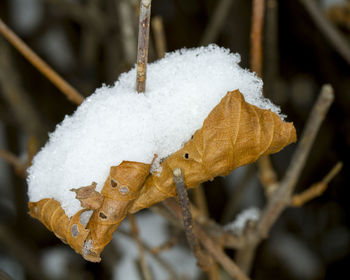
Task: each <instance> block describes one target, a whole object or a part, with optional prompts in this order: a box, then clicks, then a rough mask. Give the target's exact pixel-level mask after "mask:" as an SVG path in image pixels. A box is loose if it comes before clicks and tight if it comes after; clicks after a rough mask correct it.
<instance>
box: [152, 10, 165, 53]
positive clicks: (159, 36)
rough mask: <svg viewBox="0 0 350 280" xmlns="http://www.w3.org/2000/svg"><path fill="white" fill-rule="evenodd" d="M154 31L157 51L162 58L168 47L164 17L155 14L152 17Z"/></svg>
mask: <svg viewBox="0 0 350 280" xmlns="http://www.w3.org/2000/svg"><path fill="white" fill-rule="evenodd" d="M152 31H153V36H154V42H155V47H156V51H157V57H158V58H162V57H164V55H165V52H166V49H167V47H166V39H165V33H164V24H163V19H162V17H160V16H155V17H153V18H152Z"/></svg>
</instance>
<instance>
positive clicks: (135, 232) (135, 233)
mask: <svg viewBox="0 0 350 280" xmlns="http://www.w3.org/2000/svg"><path fill="white" fill-rule="evenodd" d="M128 218H129V221H130V225H131V233H132V236H133V237H134V239H135V241H136V243H137V246H138V248H139V261H140V267H141V272H142V275H143V278H144V279H145V280H151V279H152V276H151V272H150V270H149V267H148V265H147V262H146V258H145V249H144V246H143V243H142V241H141V239H140V235H139V228H138V226H137V223H136V221H135V217H134V215H132V214H130V215H129V216H128Z"/></svg>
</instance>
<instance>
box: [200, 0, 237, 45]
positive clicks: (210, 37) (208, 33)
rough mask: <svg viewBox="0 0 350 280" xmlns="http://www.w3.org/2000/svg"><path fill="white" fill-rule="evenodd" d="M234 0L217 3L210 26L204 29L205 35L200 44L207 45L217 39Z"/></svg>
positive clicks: (223, 0) (222, 0)
mask: <svg viewBox="0 0 350 280" xmlns="http://www.w3.org/2000/svg"><path fill="white" fill-rule="evenodd" d="M233 1H234V0H221V1H220V3H219V4H218V5H217V7H216V9H215V12H214V14H213V16H212V18H211V19H210V21H209V24H208V26H207V27H206V29H205V30H204V33H203V37H202V39H201V40H200V42H199V45H201V46H202V45H207V44H210V43H213V42H215V41H216V39H217V38H218V36H219V35H220V31H221V29H222V28H223V26H224V23H225V20H226V19H227V16H228V15H229V13H230V8H231V6H232V3H233Z"/></svg>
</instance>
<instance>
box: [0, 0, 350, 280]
mask: <svg viewBox="0 0 350 280" xmlns="http://www.w3.org/2000/svg"><path fill="white" fill-rule="evenodd" d="M120 1H122V0H101V1H94V0H92V1H91V0H90V1H88V0H86V1H79V0H77V1H68V0H61V1H59V0H57V1H56V0H42V1H40V0H36V1H34V0H31V1H26V0H22V1H20V0H16V1H13V0H7V1H6V0H0V17H1V18H2V19H3V21H4V22H6V23H7V24H8V25H9V26H10V27H11V28H12V29H13V30H14V31H15V32H16V33H17V34H18V35H19V36H20V37H21V38H22V39H23V40H24V41H25V42H26V43H27V44H28V45H29V46H30V47H31V48H32V49H33V50H34V51H35V52H36V53H38V54H39V56H41V57H42V58H43V59H44V60H46V61H47V62H48V63H49V64H50V65H51V66H53V68H54V69H56V70H57V72H59V73H60V74H61V75H62V76H63V77H64V78H65V79H66V80H67V81H69V82H70V83H71V84H72V85H74V86H75V87H76V88H77V89H78V90H79V91H80V92H81V93H82V94H83V95H84V96H88V95H90V94H91V93H93V92H94V89H95V88H97V87H99V86H101V84H102V83H106V84H112V83H113V82H114V81H115V80H116V79H117V78H118V76H119V74H120V73H122V72H123V71H126V70H128V69H130V67H132V66H133V63H134V62H131V61H127V59H126V58H125V57H126V56H125V50H124V49H123V43H124V41H123V40H124V39H123V37H122V35H121V34H122V33H121V28H122V25H123V23H122V22H121V21H120V13H119V12H118V9H120V6H119V2H120ZM127 2H128V4H129V5H130V7H131V10H132V11H134V16H135V20H134V21H133V22H134V26H133V29H134V30H135V32H136V26H137V15H136V14H137V12H136V8H135V7H136V6H134V4H135V1H127ZM219 2H220V1H214V0H190V1H189V0H153V1H152V16H161V17H162V19H163V22H164V28H165V36H166V43H167V51H172V50H175V49H178V48H182V47H196V46H199V45H200V42H203V41H202V40H203V34H204V32H205V30H206V28H207V27H208V24H209V22H210V20H211V19H212V18H213V16H214V11H215V8H216V7H217V5H218V3H219ZM231 2H232V4H231V5H230V8H229V10H228V14H227V17H226V18H225V19H224V24H223V26H222V28H221V30H220V31H219V32H217V33H216V36H215V38H213V39H212V40H211V42H215V43H216V44H218V45H220V46H224V47H226V48H229V49H230V50H231V51H232V52H238V53H240V54H241V57H242V62H241V66H242V67H244V68H249V60H250V54H249V46H250V25H251V9H252V6H251V5H252V3H251V1H248V0H232V1H231ZM314 2H315V3H316V4H317V5H316V6H317V7H318V10H317V12H318V13H320V14H321V15H322V16H323V17H324V20H325V21H328V22H330V23H331V24H332V25H333V26H335V27H336V28H337V31H338V32H339V33H340V34H341V35H342V37H343V38H344V40H345V43H346V45H345V47H347V48H348V49H349V50H350V42H349V39H350V4H349V3H350V1H331V0H329V1H314ZM333 2H334V3H335V2H337V3H339V2H342V3H343V4H342V6H339V8H338V9H334V7H333V6H332V4H333ZM267 3H268V5H267V7H266V14H265V19H266V21H265V33H264V73H263V75H264V82H265V85H264V91H265V95H266V96H267V97H269V98H271V99H272V101H274V102H275V103H276V104H278V105H280V106H281V108H282V112H284V113H285V114H287V115H288V121H293V122H294V124H295V126H296V129H297V132H298V135H300V134H301V131H302V129H303V126H304V124H305V122H306V119H307V116H308V113H309V112H310V110H311V108H312V105H313V103H314V102H315V100H316V98H317V95H318V93H319V91H320V88H321V86H322V85H323V84H325V83H329V84H331V85H332V86H333V88H334V92H335V101H334V104H333V105H332V107H331V109H330V111H329V113H328V115H327V118H326V120H325V122H324V123H323V125H322V127H321V129H320V132H319V134H318V136H317V139H316V142H315V144H314V146H313V148H312V151H311V154H310V156H309V159H308V161H307V164H306V166H305V168H304V170H303V173H302V176H301V179H300V180H299V183H298V186H297V188H296V191H297V192H300V191H301V190H303V189H306V188H308V187H309V186H310V185H311V184H313V183H315V182H318V181H319V180H321V179H322V178H323V177H324V175H325V174H326V173H327V172H328V171H329V170H330V169H331V168H332V167H333V166H334V165H335V164H336V163H337V162H338V161H342V162H343V163H344V167H343V170H342V171H341V173H340V174H338V176H337V177H336V178H334V180H333V181H332V182H331V183H330V185H329V188H328V189H327V191H326V192H325V193H324V194H323V195H322V196H321V197H318V198H316V199H314V200H313V201H311V202H309V203H307V204H306V205H304V206H303V207H302V208H293V209H287V210H286V211H285V212H284V213H283V215H282V216H281V217H280V219H279V220H278V222H277V223H276V225H275V226H274V227H273V229H272V232H271V234H270V237H269V238H268V239H267V240H266V241H264V242H263V243H262V244H261V246H259V249H258V252H257V256H256V259H255V262H254V266H253V271H252V278H253V279H291V280H292V279H348V278H350V273H349V267H348V266H349V265H350V259H349V256H350V231H349V223H350V206H349V204H350V203H349V202H350V200H349V198H350V191H349V186H348V183H347V182H348V180H349V172H350V170H349V167H348V160H347V158H348V146H349V143H350V121H349V120H350V119H349V114H350V65H349V63H350V61H346V60H345V59H344V56H342V55H341V54H340V53H339V52H338V51H337V48H336V47H335V46H334V44H333V43H332V42H331V41H330V40H329V37H327V36H326V34H325V32H324V30H322V29H320V27H319V25H317V24H315V21H314V20H313V18H312V17H311V16H310V11H309V10H307V9H306V6H305V5H304V4H303V1H301V0H300V1H297V0H284V1H267ZM136 4H137V1H136ZM276 5H277V6H276ZM274 7H275V8H274ZM221 16H223V17H224V15H221ZM152 35H153V34H152V32H151V36H152ZM152 38H153V37H152ZM135 52H136V45H135ZM155 59H156V52H155V48H154V42H153V40H152V42H151V46H150V61H154V60H155ZM14 92H15V93H16V96H17V97H16V98H15V97H13V96H14V95H12V93H13V94H15V93H14ZM11 96H12V98H11ZM28 104H29V105H28ZM75 107H76V106H75V105H74V104H72V103H70V102H69V101H68V100H67V99H66V97H65V96H64V95H63V94H62V93H61V92H59V91H58V90H57V89H56V88H55V87H54V86H53V85H52V84H51V83H50V82H49V81H48V80H47V79H46V78H45V77H43V76H42V75H41V74H40V72H38V71H37V70H36V69H35V68H34V67H33V66H32V65H31V64H30V63H28V62H27V61H26V60H25V59H24V58H23V57H22V56H21V55H20V54H18V52H17V51H16V50H15V49H14V48H13V47H12V46H11V45H10V44H9V43H8V42H7V41H5V40H4V39H3V37H2V36H0V148H2V149H7V150H9V151H11V152H12V153H14V154H16V155H18V156H19V157H20V158H22V159H23V160H24V159H25V157H26V154H27V148H26V146H27V143H28V141H29V139H32V138H31V137H33V136H34V137H35V139H36V140H37V142H38V143H39V144H38V146H40V145H42V144H43V143H45V141H46V139H47V136H46V135H47V132H49V131H53V130H54V128H55V125H56V124H57V123H58V122H60V121H61V120H62V119H63V117H64V115H65V114H71V113H73V112H74V110H75ZM29 117H31V118H32V119H29ZM294 149H295V144H294V145H291V146H290V147H288V148H286V149H285V150H283V151H282V152H280V153H279V154H277V155H274V156H272V161H273V164H274V167H275V169H276V170H277V172H278V175H279V177H280V178H281V176H282V175H283V174H284V171H285V170H286V168H287V166H288V164H289V160H290V157H291V155H292V153H293V151H294ZM252 170H253V172H254V173H253V175H252V178H251V181H252V182H250V184H247V187H246V188H245V189H244V191H243V194H242V195H241V196H242V199H240V200H239V201H238V203H236V204H237V205H236V208H235V209H234V210H233V212H232V213H233V214H232V216H231V217H230V218H231V220H232V219H234V215H235V214H237V213H238V212H239V211H241V210H242V209H244V208H246V207H249V206H252V205H255V206H258V207H262V206H263V203H264V197H263V191H262V188H261V186H260V183H259V181H258V179H257V174H256V167H255V166H254V167H252ZM242 172H245V171H244V170H243V171H242ZM238 177H239V171H237V172H233V174H231V175H230V176H229V180H224V179H223V178H218V179H217V180H215V181H214V182H211V183H206V184H205V186H204V189H205V192H206V194H207V202H208V207H209V213H210V216H211V217H212V218H214V219H216V220H217V222H219V223H220V222H222V221H223V218H222V217H223V216H224V215H225V213H224V212H225V211H226V210H225V209H227V205H225V204H227V203H228V202H229V201H230V200H229V197H230V196H231V195H235V187H234V186H235V182H237V181H238V179H237V178H238ZM230 184H233V185H230ZM26 188H27V186H26V183H25V180H24V179H23V178H22V177H21V176H19V175H18V172H17V173H16V171H15V170H14V169H13V168H12V167H9V166H8V165H7V164H6V163H5V162H4V161H2V160H1V159H0V225H1V228H0V269H1V270H4V271H6V269H5V268H4V267H6V262H5V261H4V260H7V262H10V263H12V265H15V267H19V268H20V269H21V270H22V271H23V273H22V274H20V276H17V277H19V278H18V279H40V278H41V277H42V275H41V274H40V273H42V271H43V270H42V268H41V266H42V260H41V258H42V253H43V251H44V250H46V249H48V248H53V247H55V246H57V245H58V244H60V241H59V240H58V239H56V238H55V237H54V235H53V234H52V233H50V232H49V231H47V230H46V229H45V228H44V227H43V226H42V225H41V224H39V223H38V222H37V221H34V220H33V219H31V218H30V217H29V216H28V215H27V213H26V212H27V206H26V205H27V196H26ZM225 206H226V207H225ZM141 230H142V229H141ZM71 253H72V255H75V253H74V252H73V251H72V252H71ZM119 253H121V254H122V252H119ZM228 253H229V254H234V252H231V251H228ZM189 254H190V252H189ZM72 259H73V261H72V262H71V263H70V266H69V268H68V270H67V271H68V274H67V276H66V277H65V278H66V279H89V278H90V279H93V278H96V279H97V278H98V279H109V278H112V277H113V273H112V269H111V265H110V264H109V263H110V262H109V263H108V262H104V261H102V263H101V264H88V263H86V262H84V261H83V260H82V258H79V257H75V256H74V257H72ZM114 262H115V263H114V264H117V262H118V258H116V259H115V261H114ZM16 265H17V266H16ZM175 265H176V264H175ZM12 276H13V275H12ZM13 277H15V276H13ZM46 277H47V278H52V276H50V275H46ZM0 278H1V275H0ZM15 278H16V277H15ZM199 278H200V279H205V275H200V276H199Z"/></svg>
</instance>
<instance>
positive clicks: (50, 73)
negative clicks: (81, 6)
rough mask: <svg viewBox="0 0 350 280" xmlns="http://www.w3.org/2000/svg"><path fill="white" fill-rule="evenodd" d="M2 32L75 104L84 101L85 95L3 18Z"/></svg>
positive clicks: (0, 25) (0, 27) (1, 22)
mask: <svg viewBox="0 0 350 280" xmlns="http://www.w3.org/2000/svg"><path fill="white" fill-rule="evenodd" d="M0 33H1V34H2V35H3V36H4V37H5V38H6V39H7V40H8V41H9V42H10V43H11V44H12V45H13V46H14V47H15V48H16V49H17V50H18V51H19V52H20V53H21V54H22V55H23V56H24V57H25V58H26V59H27V60H28V61H29V62H30V63H31V64H33V66H34V67H35V68H37V69H38V70H39V71H40V72H41V73H42V74H43V75H44V76H45V77H46V78H47V79H49V80H50V81H51V82H52V83H53V84H54V85H55V86H56V87H57V88H58V89H59V90H60V91H61V92H62V93H63V94H65V95H66V96H67V98H68V99H69V100H70V101H72V102H73V103H75V104H80V103H82V102H83V99H84V98H83V96H82V95H81V94H80V93H79V92H78V91H77V90H76V89H75V88H73V87H72V86H71V85H70V84H68V82H66V81H65V80H64V79H63V78H62V77H61V76H60V75H58V74H57V73H56V72H55V71H54V70H53V69H52V68H51V67H50V66H49V65H48V64H47V63H46V62H45V61H43V60H42V59H41V58H40V57H39V56H38V55H37V54H36V53H35V52H34V51H32V50H31V49H30V48H29V47H28V46H27V45H26V44H25V43H24V42H23V41H22V40H21V39H20V38H19V37H18V36H17V35H16V34H15V33H14V32H13V31H12V30H11V29H10V28H9V27H8V26H7V25H6V24H5V23H4V22H3V21H2V20H1V19H0Z"/></svg>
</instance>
